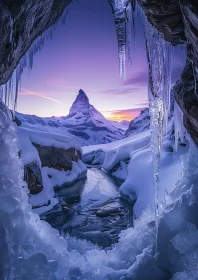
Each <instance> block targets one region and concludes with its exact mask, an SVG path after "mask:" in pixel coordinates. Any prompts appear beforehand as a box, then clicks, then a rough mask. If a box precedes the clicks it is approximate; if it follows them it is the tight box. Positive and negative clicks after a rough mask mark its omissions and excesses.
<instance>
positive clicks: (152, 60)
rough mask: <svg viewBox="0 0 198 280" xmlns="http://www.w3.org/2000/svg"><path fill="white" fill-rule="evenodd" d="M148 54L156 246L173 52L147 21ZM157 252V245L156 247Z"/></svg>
mask: <svg viewBox="0 0 198 280" xmlns="http://www.w3.org/2000/svg"><path fill="white" fill-rule="evenodd" d="M145 37H146V50H147V58H148V67H149V89H148V94H149V107H150V116H151V149H152V153H153V178H154V187H155V223H156V242H157V232H158V225H159V166H160V155H161V149H162V138H163V129H164V126H166V124H167V119H168V113H169V111H168V110H169V108H170V86H171V67H170V65H171V51H170V47H169V46H168V43H166V42H165V41H164V40H163V37H162V35H161V34H159V33H158V32H157V31H156V30H155V29H154V28H153V27H152V26H151V25H150V24H149V23H148V22H146V20H145ZM156 250H157V243H156Z"/></svg>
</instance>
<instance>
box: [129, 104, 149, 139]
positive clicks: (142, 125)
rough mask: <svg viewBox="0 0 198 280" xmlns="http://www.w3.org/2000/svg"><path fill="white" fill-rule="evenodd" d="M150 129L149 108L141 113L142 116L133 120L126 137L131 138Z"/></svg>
mask: <svg viewBox="0 0 198 280" xmlns="http://www.w3.org/2000/svg"><path fill="white" fill-rule="evenodd" d="M149 127H150V114H149V108H145V109H143V110H142V111H141V113H140V115H139V116H137V117H136V118H135V119H134V120H132V121H131V122H130V124H129V127H128V129H127V131H126V132H125V135H124V137H129V136H130V135H134V134H136V133H138V132H142V131H145V130H147V129H149Z"/></svg>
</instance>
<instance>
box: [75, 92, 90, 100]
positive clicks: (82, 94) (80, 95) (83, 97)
mask: <svg viewBox="0 0 198 280" xmlns="http://www.w3.org/2000/svg"><path fill="white" fill-rule="evenodd" d="M76 100H80V101H84V102H89V98H88V97H87V95H86V93H85V92H84V90H82V89H80V90H79V92H78V95H77V97H76ZM76 100H75V101H76Z"/></svg>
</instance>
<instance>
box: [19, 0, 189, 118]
mask: <svg viewBox="0 0 198 280" xmlns="http://www.w3.org/2000/svg"><path fill="white" fill-rule="evenodd" d="M136 45H137V47H136V50H135V51H134V53H133V61H132V66H131V67H130V68H129V67H128V65H127V79H126V81H124V80H123V79H120V77H119V64H118V48H117V40H116V30H115V25H114V19H113V15H112V11H111V8H110V6H109V4H108V1H107V0H100V1H93V0H79V3H73V4H71V5H70V6H69V8H68V15H67V18H66V23H65V24H62V23H58V24H57V26H56V28H55V30H54V33H53V38H52V39H49V40H46V41H45V45H44V47H43V48H42V50H41V51H40V52H39V53H37V54H36V55H35V57H34V65H33V69H32V71H31V72H29V70H28V69H26V70H25V71H24V73H23V76H22V82H21V92H20V94H19V98H18V105H17V111H18V112H21V113H25V114H34V115H38V116H41V117H50V116H66V115H67V114H68V112H69V109H70V107H71V105H72V103H73V101H74V100H75V97H76V95H77V94H78V91H79V89H83V90H84V91H85V93H86V94H87V96H88V98H89V100H90V103H91V104H92V105H94V106H95V107H96V109H98V110H99V111H100V112H101V113H103V115H104V116H105V117H106V118H108V119H111V120H117V121H121V120H131V119H133V118H134V117H135V116H137V115H138V114H139V113H140V111H141V109H142V108H145V107H147V106H148V100H147V79H148V78H147V77H148V70H147V59H146V52H145V44H144V38H143V32H142V28H141V27H139V28H138V32H137V43H136ZM184 62H185V51H184V50H181V47H177V48H176V50H175V51H174V54H173V82H175V81H176V80H177V79H178V77H179V74H180V72H181V70H182V68H183V65H184Z"/></svg>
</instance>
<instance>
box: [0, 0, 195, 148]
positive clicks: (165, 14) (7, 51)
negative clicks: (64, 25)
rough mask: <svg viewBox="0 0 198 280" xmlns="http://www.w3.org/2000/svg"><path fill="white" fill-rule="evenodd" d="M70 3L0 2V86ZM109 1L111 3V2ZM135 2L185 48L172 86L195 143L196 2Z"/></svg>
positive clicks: (66, 0)
mask: <svg viewBox="0 0 198 280" xmlns="http://www.w3.org/2000/svg"><path fill="white" fill-rule="evenodd" d="M132 1H133V0H132ZM71 2H72V0H42V1H36V2H35V1H33V0H17V1H13V0H2V1H1V2H0V38H1V41H0V65H1V67H0V85H3V84H5V83H6V82H7V81H8V80H9V79H10V78H11V76H12V74H13V71H14V70H15V68H16V67H17V65H18V64H19V62H20V60H21V58H22V57H23V56H24V55H25V53H26V52H27V51H28V49H29V48H30V46H31V45H32V43H33V42H34V41H35V40H36V39H37V38H38V37H39V36H41V35H42V34H43V33H44V32H45V31H46V30H47V29H49V28H50V27H51V26H53V25H54V24H55V23H56V22H57V21H58V19H59V18H60V16H61V15H62V14H63V13H64V11H65V9H66V8H67V6H68V5H69V4H71ZM109 2H110V4H111V0H109ZM138 2H139V4H140V5H141V7H142V8H143V10H144V13H145V14H146V16H147V18H148V20H149V21H150V23H151V24H152V25H153V26H154V27H155V28H157V29H158V30H159V31H160V32H161V33H163V34H164V38H165V40H167V41H168V42H170V43H172V44H173V45H178V44H186V46H187V59H186V66H185V68H184V70H183V73H182V75H181V78H180V80H179V81H178V82H177V84H176V86H175V99H176V101H177V103H178V104H179V106H180V107H181V109H182V111H183V113H184V120H183V122H184V125H185V127H186V129H187V131H188V132H189V133H190V135H191V137H192V139H193V141H194V142H195V143H196V144H198V111H197V108H198V95H197V93H196V88H197V80H198V3H197V1H196V0H188V1H187V0H181V1H176V0H166V1H165V0H138ZM44 7H45V8H44ZM10 38H12V40H10Z"/></svg>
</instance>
